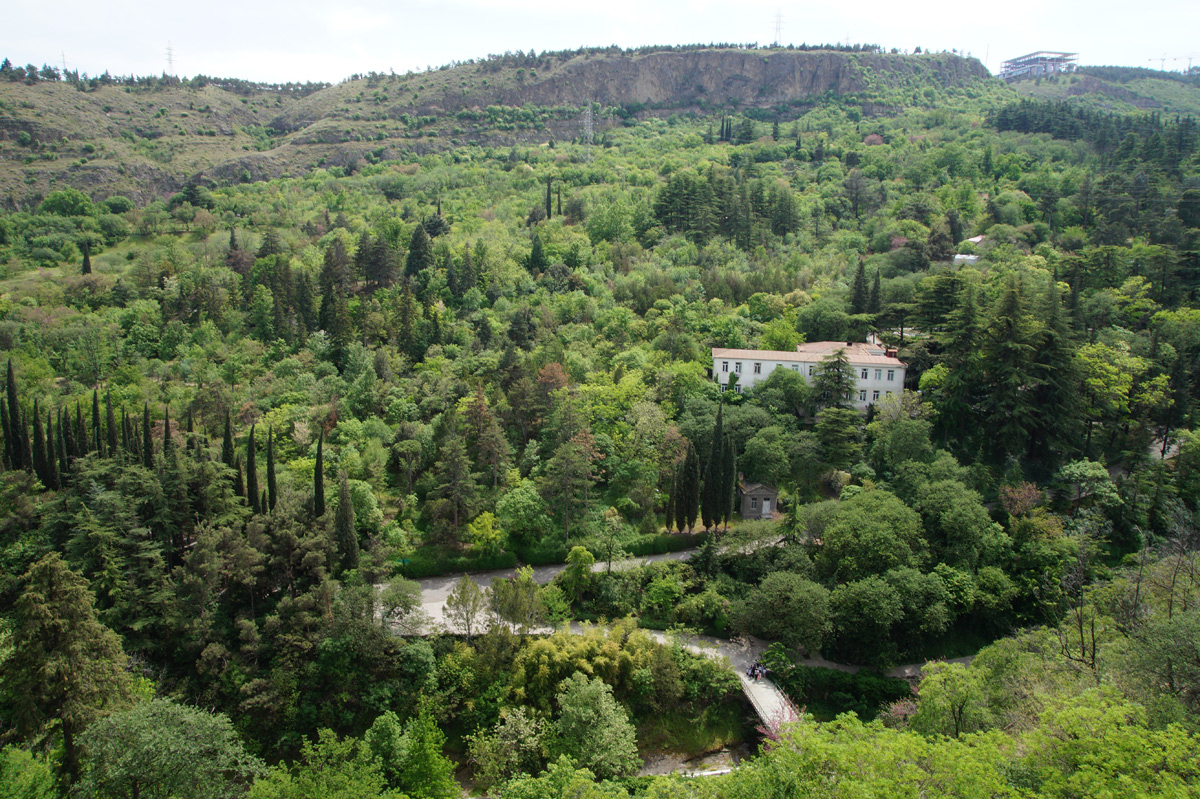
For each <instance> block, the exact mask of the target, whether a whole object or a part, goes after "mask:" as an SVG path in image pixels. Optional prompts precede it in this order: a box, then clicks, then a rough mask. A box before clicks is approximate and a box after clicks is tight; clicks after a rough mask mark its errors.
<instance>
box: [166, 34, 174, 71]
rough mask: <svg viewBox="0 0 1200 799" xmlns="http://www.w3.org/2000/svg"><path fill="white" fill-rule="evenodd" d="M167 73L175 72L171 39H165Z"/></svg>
mask: <svg viewBox="0 0 1200 799" xmlns="http://www.w3.org/2000/svg"><path fill="white" fill-rule="evenodd" d="M167 74H168V75H174V74H175V48H173V47H171V41H170V40H169V39H168V40H167Z"/></svg>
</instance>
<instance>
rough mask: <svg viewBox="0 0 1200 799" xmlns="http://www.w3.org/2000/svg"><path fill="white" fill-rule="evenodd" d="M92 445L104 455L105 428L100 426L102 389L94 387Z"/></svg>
mask: <svg viewBox="0 0 1200 799" xmlns="http://www.w3.org/2000/svg"><path fill="white" fill-rule="evenodd" d="M92 446H93V447H94V448H95V451H96V452H99V453H100V455H101V456H102V457H103V455H104V454H105V453H104V428H103V427H101V426H100V390H99V389H95V388H94V389H92Z"/></svg>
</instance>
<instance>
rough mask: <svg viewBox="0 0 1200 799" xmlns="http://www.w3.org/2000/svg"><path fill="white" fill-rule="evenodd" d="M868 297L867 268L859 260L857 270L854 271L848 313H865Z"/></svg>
mask: <svg viewBox="0 0 1200 799" xmlns="http://www.w3.org/2000/svg"><path fill="white" fill-rule="evenodd" d="M869 299H870V297H869V296H868V294H867V268H866V265H865V264H864V262H863V261H859V262H858V271H856V272H855V273H854V288H853V290H852V291H851V292H850V313H852V314H860V313H866V312H867V302H868V301H869Z"/></svg>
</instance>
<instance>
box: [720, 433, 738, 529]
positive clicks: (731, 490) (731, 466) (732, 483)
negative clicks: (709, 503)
mask: <svg viewBox="0 0 1200 799" xmlns="http://www.w3.org/2000/svg"><path fill="white" fill-rule="evenodd" d="M720 492H721V494H720V497H719V502H720V512H721V520H722V521H723V522H725V529H726V530H728V529H729V519H730V517H732V516H733V504H734V496H735V494H736V492H737V454H736V453H735V452H734V449H733V439H732V438H731V437H729V436H725V437H724V440H723V442H722V444H721V482H720Z"/></svg>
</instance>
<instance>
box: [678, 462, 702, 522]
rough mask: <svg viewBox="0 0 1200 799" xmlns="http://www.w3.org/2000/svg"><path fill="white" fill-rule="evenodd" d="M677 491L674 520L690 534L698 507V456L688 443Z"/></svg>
mask: <svg viewBox="0 0 1200 799" xmlns="http://www.w3.org/2000/svg"><path fill="white" fill-rule="evenodd" d="M678 491H679V501H680V506H679V511H677V512H676V517H675V518H676V521H677V523H678V524H679V526H680V527H681V528H682V527H685V526H686V527H687V531H688V532H689V533H690V532H691V531H692V527H694V526H695V524H696V512H697V510H698V509H699V505H700V456H699V455H697V454H696V448H695V447H694V446H692V444H691V442H690V441H689V442H688V448H687V456H686V457H685V458H684V460H683V472H682V473H681V475H680V480H679V489H678Z"/></svg>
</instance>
